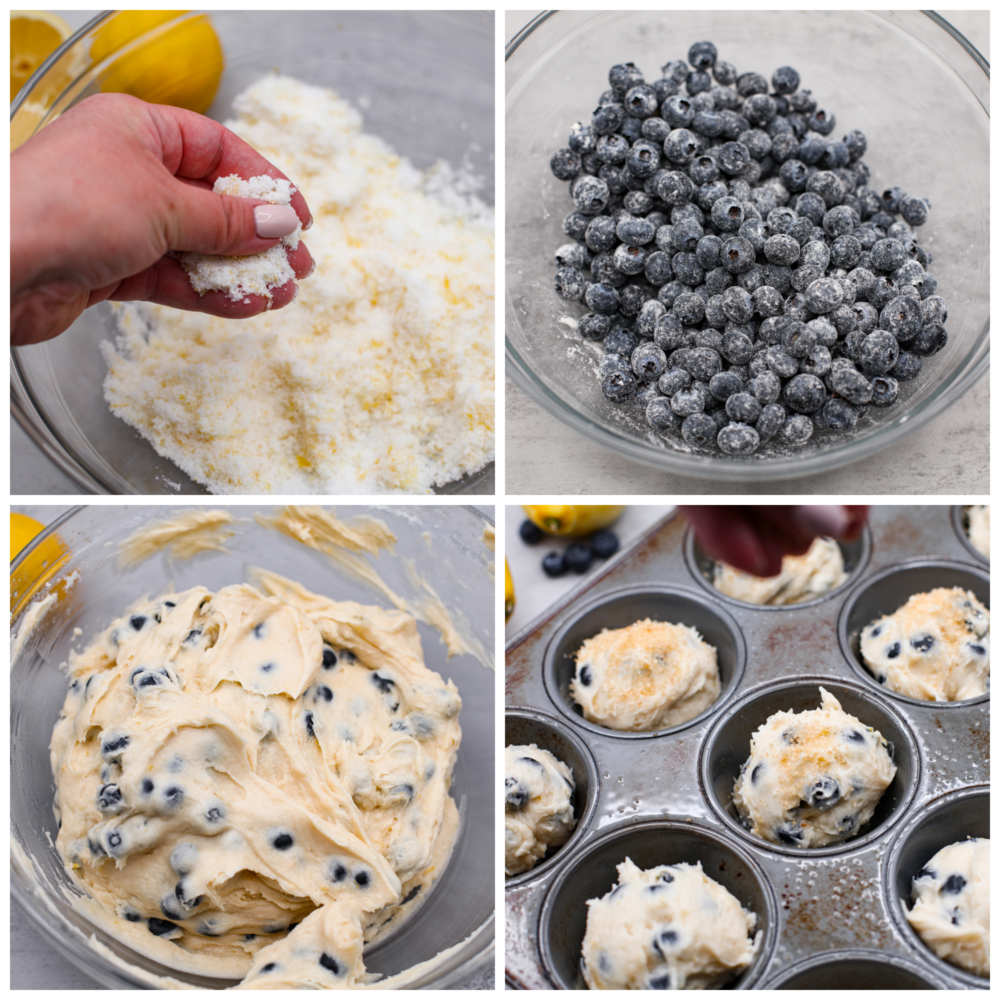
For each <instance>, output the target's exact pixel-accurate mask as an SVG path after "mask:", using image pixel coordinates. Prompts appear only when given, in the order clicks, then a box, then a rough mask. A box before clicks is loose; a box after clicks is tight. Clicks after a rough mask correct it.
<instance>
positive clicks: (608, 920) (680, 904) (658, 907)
mask: <svg viewBox="0 0 1000 1000" xmlns="http://www.w3.org/2000/svg"><path fill="white" fill-rule="evenodd" d="M756 925H757V915H756V914H755V913H751V912H750V911H749V910H745V909H744V908H743V907H742V906H740V903H739V900H737V899H736V897H735V896H733V895H732V893H730V892H729V891H728V890H727V889H724V888H723V887H722V886H721V885H719V883H718V882H715V881H713V880H712V879H710V878H708V876H707V875H705V873H704V872H703V871H702V870H701V862H700V861H699V862H697V863H696V864H693V865H689V864H678V865H661V866H660V867H658V868H651V869H649V870H648V871H642V870H641V869H640V868H638V867H637V866H636V865H635V864H633V863H632V861H631V859H629V858H626V859H625V861H624V862H623V863H622V864H620V865H619V866H618V885H617V886H615V888H614V889H612V890H611V892H609V893H608V894H607V895H606V896H602V897H601V898H600V899H590V900H588V901H587V932H586V934H585V935H584V938H583V976H584V978H585V979H586V980H587V985H588V986H589V987H590V988H591V989H592V990H685V989H686V990H703V989H712V988H717V987H719V986H721V985H723V984H724V983H727V982H729V980H731V979H734V978H735V977H736V976H737V975H739V973H740V972H742V971H743V970H744V969H745V968H746V967H747V966H748V965H749V964H750V962H751V960H752V959H753V957H754V955H755V954H756V953H757V948H758V946H759V943H760V934H759V933H758V934H757V936H756V937H754V936H753V931H754V928H755V927H756Z"/></svg>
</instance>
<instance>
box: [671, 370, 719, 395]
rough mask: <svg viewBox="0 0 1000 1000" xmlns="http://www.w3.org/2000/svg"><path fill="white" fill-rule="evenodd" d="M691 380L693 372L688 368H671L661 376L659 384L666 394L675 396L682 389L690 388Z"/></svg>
mask: <svg viewBox="0 0 1000 1000" xmlns="http://www.w3.org/2000/svg"><path fill="white" fill-rule="evenodd" d="M713 377H714V376H713ZM691 382H692V379H691V373H690V372H689V371H687V369H685V368H671V369H669V370H668V371H666V372H664V373H663V374H662V375H661V376H660V380H659V382H657V386H658V387H659V390H660V392H662V393H663V395H664V396H673V395H674V394H675V393H677V392H680V391H681V389H687V388H689V387H690V385H691Z"/></svg>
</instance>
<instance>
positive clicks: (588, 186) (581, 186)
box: [573, 174, 611, 215]
mask: <svg viewBox="0 0 1000 1000" xmlns="http://www.w3.org/2000/svg"><path fill="white" fill-rule="evenodd" d="M610 198H611V191H610V189H609V188H608V184H607V182H606V181H605V180H603V179H601V178H600V177H593V176H591V175H590V174H586V175H582V176H579V177H578V178H577V180H576V183H575V184H574V185H573V201H574V202H576V207H577V208H578V209H579V210H580V211H581V212H583V213H584V215H597V214H599V213H600V212H602V211H603V210H604V208H605V207H606V206H607V204H608V201H609V200H610Z"/></svg>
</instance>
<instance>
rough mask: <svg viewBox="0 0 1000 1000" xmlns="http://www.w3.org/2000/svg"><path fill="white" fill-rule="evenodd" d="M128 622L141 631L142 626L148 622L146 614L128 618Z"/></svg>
mask: <svg viewBox="0 0 1000 1000" xmlns="http://www.w3.org/2000/svg"><path fill="white" fill-rule="evenodd" d="M128 623H129V625H131V626H132V628H134V629H135V630H136V632H141V631H142V626H143V625H145V624H146V616H145V615H133V616H132V617H131V618H130V619H129V620H128Z"/></svg>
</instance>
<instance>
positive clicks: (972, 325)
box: [505, 10, 990, 482]
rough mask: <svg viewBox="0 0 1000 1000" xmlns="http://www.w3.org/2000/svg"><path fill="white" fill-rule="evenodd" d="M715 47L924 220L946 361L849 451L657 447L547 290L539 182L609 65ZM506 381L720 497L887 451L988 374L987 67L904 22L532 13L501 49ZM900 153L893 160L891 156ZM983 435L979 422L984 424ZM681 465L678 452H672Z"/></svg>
mask: <svg viewBox="0 0 1000 1000" xmlns="http://www.w3.org/2000/svg"><path fill="white" fill-rule="evenodd" d="M703 39H708V40H710V41H712V42H714V43H715V45H716V46H717V48H718V50H719V58H720V59H725V60H727V61H728V62H731V63H733V64H734V65H735V66H736V67H737V69H738V70H740V71H744V70H755V71H757V72H761V73H764V74H768V75H769V74H770V73H771V72H772V71H773V70H774V69H775V68H776V67H778V66H785V65H792V66H795V67H797V68H798V69H799V71H800V72H801V74H802V87H803V88H808V89H810V90H812V92H813V94H814V95H815V96H816V97H817V98H818V100H819V101H820V103H821V105H822V106H825V107H827V108H829V109H830V110H831V111H833V112H834V113H835V114H836V115H837V128H836V130H835V132H834V136H835V137H837V138H839V137H840V136H842V135H844V134H845V133H846V132H847V131H849V130H851V129H855V128H859V129H861V130H862V131H863V132H864V133H865V134H866V136H867V137H868V152H867V153H866V154H865V157H864V160H865V162H866V163H867V164H868V166H869V167H870V168H871V173H872V179H871V185H872V187H875V188H876V189H878V190H883V189H884V188H885V187H888V186H892V185H899V186H901V187H903V189H904V190H906V191H910V192H914V193H917V194H919V196H921V197H927V198H929V199H930V202H931V204H932V206H933V209H932V211H931V214H930V217H929V219H928V221H927V223H926V224H925V225H924V226H923V227H921V231H920V234H919V240H920V244H921V245H922V246H924V247H925V248H926V249H928V250H929V251H931V252H932V254H933V256H934V261H933V263H932V264H931V265H930V267H929V270H931V271H932V272H933V273H934V274H935V275H936V276H937V279H938V293H939V294H940V295H942V296H943V297H944V298H945V299H946V301H947V303H948V315H949V319H948V334H949V341H948V344H947V346H946V347H945V348H944V350H942V351H941V352H940V353H939V354H938V355H936V356H934V357H932V358H928V359H925V361H924V367H923V372H922V373H921V375H920V377H919V378H917V379H916V380H914V381H912V382H906V383H902V384H901V386H900V389H901V392H900V397H901V398H900V399H899V401H898V402H897V403H896V404H895V405H894V406H891V407H888V408H886V409H878V408H875V407H872V408H870V410H869V413H868V416H866V417H864V418H863V419H862V420H861V421H860V422H859V424H858V427H857V430H856V432H855V433H854V434H853V435H850V436H846V437H845V436H835V435H831V434H829V433H820V432H817V433H816V434H815V435H814V436H813V439H812V440H811V441H810V442H809V443H808V444H807V445H806V446H805V447H803V448H800V449H797V450H795V451H787V450H785V451H782V450H780V449H779V448H778V447H777V446H776V445H774V444H773V443H768V444H767V445H765V446H763V447H762V448H761V450H760V452H759V453H758V454H756V455H753V456H748V457H746V458H742V459H741V458H738V457H735V456H726V455H723V454H721V453H714V454H705V453H697V452H694V451H692V450H691V449H688V448H687V446H686V445H685V444H684V442H683V441H681V440H680V439H679V438H678V439H671V441H670V442H668V441H665V440H664V439H662V438H660V437H659V435H657V434H656V433H655V432H654V431H653V430H652V429H651V428H650V427H649V426H648V425H647V424H646V422H645V417H644V413H643V408H642V407H641V406H640V405H638V404H635V403H633V404H631V405H628V404H626V405H625V406H616V405H615V404H613V403H610V402H609V401H608V400H607V399H605V397H604V395H603V394H602V392H601V387H600V380H599V379H598V378H597V375H596V369H597V363H598V361H599V360H600V357H601V355H602V353H603V352H602V351H601V348H600V345H599V343H594V342H589V341H585V340H584V339H583V338H581V337H580V335H579V334H578V333H577V332H576V330H575V329H574V328H572V327H571V326H569V325H567V323H566V319H567V318H572V319H574V320H575V319H577V318H579V317H580V316H582V315H583V314H584V312H585V307H584V306H583V305H578V304H575V303H568V302H564V301H563V300H562V299H560V298H559V297H558V296H557V295H556V293H555V291H554V290H553V287H552V280H553V275H554V274H555V271H556V265H555V262H554V260H553V254H554V252H555V250H556V248H557V247H559V246H561V245H562V244H563V243H565V242H567V240H568V237H567V236H566V235H565V234H564V232H563V229H562V220H563V218H564V216H566V215H567V214H569V213H570V212H571V211H573V210H574V207H575V206H574V205H573V201H572V199H571V198H570V197H569V194H568V188H567V185H566V183H565V182H563V181H559V180H557V179H556V178H555V177H554V176H553V175H552V172H551V170H550V169H549V159H550V157H551V156H552V153H553V152H555V150H556V149H558V148H560V147H562V146H565V145H566V137H567V135H568V134H569V129H570V126H571V125H572V124H573V122H575V121H579V120H581V119H582V120H584V121H586V120H589V115H590V112H591V110H592V108H593V107H594V105H595V102H596V100H597V97H598V95H599V94H601V93H602V91H604V90H606V89H607V87H608V82H607V72H608V69H609V68H610V66H612V65H613V64H615V63H619V62H624V61H632V62H634V63H635V64H636V65H637V66H638V67H639V68H640V69H641V70H643V71H644V73H645V74H646V77H647V80H653V79H656V78H657V77H658V76H659V75H660V74H659V72H658V71H659V67H660V66H662V65H663V64H664V63H665V62H667V61H668V60H670V59H686V58H687V51H688V48H689V47H690V45H691V44H692V43H693V42H696V41H701V40H703ZM506 58H507V81H506V135H507V148H506V189H505V190H506V267H505V273H506V288H505V336H506V354H507V373H508V374H509V375H510V377H511V378H512V379H513V380H514V382H515V383H516V384H517V385H518V386H519V387H520V388H521V389H523V390H524V391H525V392H526V393H527V394H528V395H529V396H530V397H531V398H532V399H533V400H534V401H535V402H536V403H538V404H539V405H540V406H542V407H543V408H544V409H546V410H548V411H549V412H550V413H552V414H553V415H554V416H556V417H558V418H559V419H560V420H562V421H564V422H565V423H567V424H568V425H569V426H570V427H572V428H574V429H575V430H577V431H579V432H580V433H582V434H585V435H587V436H588V437H590V438H592V439H593V440H595V441H597V442H599V443H601V444H603V445H605V446H607V447H610V448H613V449H614V450H615V451H617V452H619V453H621V454H625V455H627V456H629V457H630V458H632V459H634V460H636V461H639V462H644V463H645V464H647V465H651V466H654V467H656V468H659V469H663V470H665V471H670V472H673V473H679V474H683V475H688V476H697V477H701V478H720V479H730V480H734V481H743V482H746V481H753V480H760V479H782V478H790V477H793V476H795V477H797V476H805V475H809V474H810V473H817V472H825V471H829V470H830V469H834V468H837V467H839V466H842V465H846V464H848V463H850V462H853V461H856V460H858V459H860V458H863V457H865V456H867V455H870V454H872V453H874V452H876V451H878V450H880V449H882V448H886V447H889V446H890V445H892V444H893V443H894V442H897V441H899V440H900V438H902V437H903V436H904V435H905V434H908V433H909V432H910V431H911V430H915V429H916V428H917V427H920V426H921V425H923V424H924V423H926V422H927V421H928V420H931V419H933V418H934V417H935V416H937V415H938V414H940V413H941V412H942V411H943V410H945V409H946V408H947V407H949V406H951V405H952V404H953V403H955V402H956V400H958V399H960V398H961V397H962V396H963V395H964V394H965V393H966V392H967V391H968V390H969V389H970V388H971V386H972V385H973V384H974V383H975V382H976V380H977V379H979V378H980V377H981V376H982V375H983V374H984V373H985V372H986V371H987V368H988V362H989V343H988V337H989V191H990V181H989V176H990V175H989V162H990V161H989V66H988V64H987V63H986V62H985V60H984V59H983V57H982V56H981V55H980V54H979V53H978V52H977V51H976V50H975V48H973V46H972V45H971V44H970V43H969V42H968V41H967V40H966V39H965V38H964V37H963V36H962V35H961V34H960V33H959V32H957V31H956V30H955V29H954V28H953V27H951V25H949V24H948V23H947V22H946V21H944V20H943V19H942V18H941V17H939V16H938V15H936V14H933V13H930V14H923V13H920V12H918V11H903V12H893V13H885V14H875V13H868V12H861V11H795V12H778V13H776V12H767V11H741V10H727V11H643V12H609V13H594V12H591V11H559V12H555V13H552V12H548V13H546V14H543V15H540V16H539V17H537V18H535V20H534V21H532V22H531V23H530V24H529V25H527V26H526V27H525V28H524V30H522V31H521V32H520V33H519V34H518V35H517V36H515V37H514V38H513V39H512V40H511V42H510V43H509V45H508V46H507V53H506ZM901 151H906V152H905V153H904V154H903V155H901ZM984 425H985V415H984ZM682 449H684V450H682Z"/></svg>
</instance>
